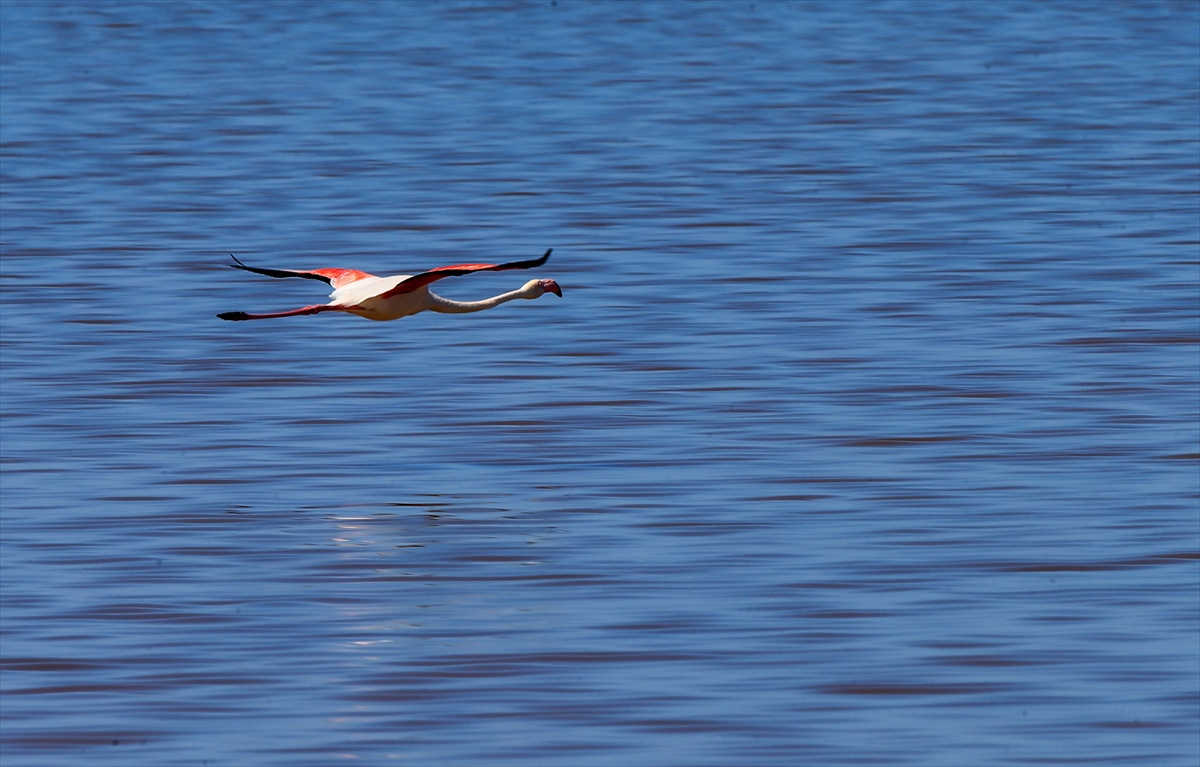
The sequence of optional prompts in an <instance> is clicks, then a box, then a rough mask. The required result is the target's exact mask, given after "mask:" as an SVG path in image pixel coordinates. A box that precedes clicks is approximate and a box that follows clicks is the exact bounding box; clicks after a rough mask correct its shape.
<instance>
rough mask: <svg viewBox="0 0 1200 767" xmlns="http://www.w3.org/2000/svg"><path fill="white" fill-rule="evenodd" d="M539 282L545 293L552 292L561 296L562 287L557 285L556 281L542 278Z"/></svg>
mask: <svg viewBox="0 0 1200 767" xmlns="http://www.w3.org/2000/svg"><path fill="white" fill-rule="evenodd" d="M541 283H542V290H544V291H546V292H547V293H553V294H554V295H556V296H558V297H559V298H562V288H560V287H559V286H558V283H557V282H555V281H554V280H542V281H541Z"/></svg>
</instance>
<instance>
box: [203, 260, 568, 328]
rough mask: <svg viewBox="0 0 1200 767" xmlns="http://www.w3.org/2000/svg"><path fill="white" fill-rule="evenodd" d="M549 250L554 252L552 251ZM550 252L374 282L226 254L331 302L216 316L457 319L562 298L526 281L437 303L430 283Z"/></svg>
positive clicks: (552, 288)
mask: <svg viewBox="0 0 1200 767" xmlns="http://www.w3.org/2000/svg"><path fill="white" fill-rule="evenodd" d="M550 250H553V248H551V249H550ZM550 250H547V251H546V252H545V253H543V254H542V257H541V258H532V259H529V260H526V261H512V262H509V263H507V264H458V265H456V266H439V267H438V268H436V269H430V270H429V271H427V272H421V273H420V274H414V275H408V274H398V275H396V276H394V277H376V276H375V275H373V274H367V273H366V272H360V271H358V270H357V269H338V268H330V269H308V270H295V271H293V270H290V269H259V268H257V267H253V266H246V265H245V264H243V263H242V262H241V261H239V260H238V257H237V256H235V255H233V254H232V253H230V254H229V256H230V258H232V259H233V263H232V264H230V266H232V267H233V268H234V269H244V270H246V271H247V272H254V273H255V274H265V275H266V276H268V277H303V278H304V279H307V280H321V281H322V282H325V283H328V284H329V285H332V286H333V292H332V293H330V294H329V296H330V298H332V299H333V300H332V301H330V302H329V303H327V304H314V305H312V306H305V307H301V308H300V309H291V310H289V311H286V312H271V313H269V314H248V313H246V312H222V313H221V314H218V315H217V316H218V317H220V318H221V319H223V320H232V321H240V320H268V319H272V318H274V317H293V316H295V315H299V314H320V313H321V312H347V313H349V314H357V315H358V316H359V317H366V318H367V319H369V320H378V321H379V322H386V321H387V320H398V319H400V318H401V317H407V316H409V315H410V314H416V313H417V312H423V311H425V310H426V309H429V310H431V311H435V312H443V313H445V314H462V313H465V312H481V311H483V310H484V309H491V308H492V307H493V306H499V305H500V304H503V303H506V302H508V301H512V300H513V299H515V298H529V299H533V298H538V297H540V296H543V295H545V294H546V293H553V294H554V295H556V296H558V297H559V298H562V289H561V288H559V287H558V283H557V282H555V281H554V280H530V281H529V282H527V283H525V284H524V285H522V286H521V287H519V288H517V289H516V290H513V291H509V292H508V293H501V294H500V295H498V296H492V297H491V298H485V299H483V300H482V301H451V300H450V299H449V298H442V297H441V296H439V295H438V294H436V293H434V292H433V291H432V290H430V289H429V285H430V283H433V282H437V281H438V280H441V279H445V278H446V277H457V276H459V275H463V274H470V273H471V272H502V271H505V270H507V269H532V268H533V267H535V266H541V265H542V264H544V263H546V259H548V258H550Z"/></svg>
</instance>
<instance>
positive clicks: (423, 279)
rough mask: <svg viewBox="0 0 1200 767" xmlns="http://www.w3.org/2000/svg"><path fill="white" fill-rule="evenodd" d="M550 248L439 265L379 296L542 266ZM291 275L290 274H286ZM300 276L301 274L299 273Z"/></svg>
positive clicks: (396, 294) (388, 295) (386, 296)
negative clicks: (518, 257) (499, 260)
mask: <svg viewBox="0 0 1200 767" xmlns="http://www.w3.org/2000/svg"><path fill="white" fill-rule="evenodd" d="M551 250H554V248H550V249H549V250H547V251H546V252H545V253H543V254H542V257H541V258H531V259H527V260H525V261H510V262H509V263H507V264H455V265H454V266H439V267H438V268H436V269H430V270H429V271H427V272H421V273H420V274H414V275H413V276H412V277H409V278H408V279H406V280H404V281H403V282H401V283H399V284H398V285H396V286H395V287H394V288H391V289H390V290H388V291H386V292H384V293H380V294H379V298H390V297H391V296H398V295H400V294H402V293H411V292H413V291H414V290H417V289H419V288H423V287H425V286H426V285H429V284H430V283H433V282H437V281H438V280H442V279H445V278H447V277H458V276H461V275H464V274H470V273H471V272H503V271H506V270H508V269H532V268H533V267H535V266H541V265H542V264H544V263H546V259H548V258H550V251H551ZM284 276H290V275H284ZM298 276H300V275H298Z"/></svg>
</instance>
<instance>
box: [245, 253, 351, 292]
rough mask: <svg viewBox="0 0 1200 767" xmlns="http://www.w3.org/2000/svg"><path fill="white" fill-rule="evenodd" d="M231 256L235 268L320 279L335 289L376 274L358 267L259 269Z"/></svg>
mask: <svg viewBox="0 0 1200 767" xmlns="http://www.w3.org/2000/svg"><path fill="white" fill-rule="evenodd" d="M229 257H230V258H232V259H233V260H234V263H232V264H230V266H232V267H233V268H234V269H244V270H246V271H247V272H254V273H255V274H265V275H266V276H268V277H303V278H304V279H306V280H320V281H322V282H324V283H326V284H328V285H332V286H333V288H334V290H337V289H338V288H340V287H342V286H343V285H349V284H350V283H352V282H358V281H359V280H365V279H367V278H368V277H374V276H375V275H373V274H367V273H366V272H360V271H358V270H357V269H338V268H329V269H308V270H304V271H300V270H295V271H293V270H291V269H259V268H258V267H255V266H246V265H245V264H243V263H242V262H241V261H238V257H237V256H235V255H233V254H232V253H230V254H229Z"/></svg>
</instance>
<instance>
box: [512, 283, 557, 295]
mask: <svg viewBox="0 0 1200 767" xmlns="http://www.w3.org/2000/svg"><path fill="white" fill-rule="evenodd" d="M521 293H522V294H523V297H524V298H539V297H541V296H544V295H545V294H547V293H553V294H554V295H556V296H558V297H559V298H562V288H560V287H559V286H558V283H557V282H555V281H554V280H530V281H529V282H527V283H525V284H524V285H522V286H521Z"/></svg>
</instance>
